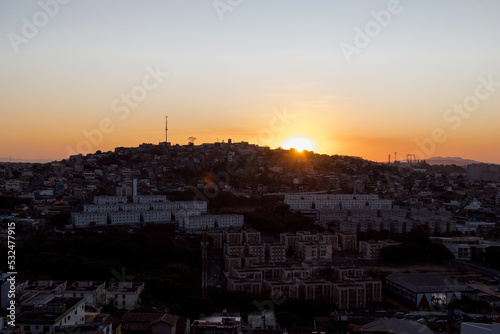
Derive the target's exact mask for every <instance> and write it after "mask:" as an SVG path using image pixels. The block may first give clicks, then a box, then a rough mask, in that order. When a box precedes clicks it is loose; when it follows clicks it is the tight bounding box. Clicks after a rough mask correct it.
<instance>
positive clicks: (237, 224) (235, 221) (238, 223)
mask: <svg viewBox="0 0 500 334" xmlns="http://www.w3.org/2000/svg"><path fill="white" fill-rule="evenodd" d="M243 224H244V218H243V215H236V214H227V215H216V216H215V227H218V228H229V227H234V228H241V227H243Z"/></svg>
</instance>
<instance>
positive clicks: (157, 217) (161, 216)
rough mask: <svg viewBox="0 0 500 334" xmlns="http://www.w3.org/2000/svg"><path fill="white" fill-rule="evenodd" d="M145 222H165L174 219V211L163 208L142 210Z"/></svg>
mask: <svg viewBox="0 0 500 334" xmlns="http://www.w3.org/2000/svg"><path fill="white" fill-rule="evenodd" d="M141 217H142V221H143V222H144V223H164V222H170V221H172V213H171V212H170V211H163V210H150V211H144V212H141Z"/></svg>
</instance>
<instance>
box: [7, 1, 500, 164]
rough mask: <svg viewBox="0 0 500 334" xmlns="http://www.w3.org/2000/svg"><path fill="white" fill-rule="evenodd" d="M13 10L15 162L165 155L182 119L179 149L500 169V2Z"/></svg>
mask: <svg viewBox="0 0 500 334" xmlns="http://www.w3.org/2000/svg"><path fill="white" fill-rule="evenodd" d="M2 7H3V8H2V9H3V10H2V11H1V12H0V18H1V20H0V30H1V31H2V33H3V35H4V36H5V38H3V39H2V41H1V42H0V49H2V54H3V56H4V57H3V61H2V62H1V63H0V64H1V65H0V66H1V67H2V73H3V75H2V80H1V81H0V82H1V90H0V91H1V93H0V94H1V95H0V97H1V98H2V102H3V104H2V120H3V122H2V126H1V127H0V130H1V132H0V141H1V142H2V145H1V146H0V158H1V159H4V160H5V159H8V158H9V157H12V160H13V161H15V160H29V161H35V160H39V159H46V160H60V159H64V158H67V157H68V156H69V155H70V154H75V153H93V152H95V151H97V150H101V151H109V150H113V149H114V148H115V147H119V146H138V145H139V144H141V143H144V142H145V143H154V144H157V143H159V142H162V141H164V139H165V124H164V123H165V118H164V117H165V116H169V118H168V120H169V130H168V138H169V142H171V143H172V144H174V145H175V144H177V143H178V144H180V145H185V144H187V143H188V137H191V136H192V137H196V142H195V144H201V143H204V142H216V141H222V140H226V141H227V139H229V138H231V139H232V140H233V142H239V141H248V142H251V143H254V144H259V145H261V146H270V147H271V148H277V147H284V148H286V146H287V142H289V141H291V140H292V139H294V138H304V139H306V140H308V141H309V142H310V143H309V144H312V146H309V147H310V148H312V150H313V151H315V152H317V153H325V154H330V155H334V154H342V155H352V156H361V157H363V158H365V159H369V160H373V161H381V162H385V161H387V160H388V155H389V154H390V155H391V160H394V152H398V158H399V159H398V160H404V159H406V155H407V154H412V153H414V154H416V155H417V158H420V159H425V158H430V157H435V156H453V157H454V156H460V157H462V158H468V159H474V160H477V161H483V162H491V163H500V156H499V155H498V154H497V151H496V141H495V140H494V139H495V138H497V137H498V135H497V134H496V131H497V130H496V128H497V126H498V125H497V124H500V114H499V113H498V106H499V105H500V103H499V102H500V66H498V65H499V62H500V60H499V59H500V57H499V56H500V46H499V45H498V44H497V43H495V42H494V41H496V40H498V37H499V35H500V22H499V21H498V20H497V15H496V13H498V10H499V9H500V3H498V2H495V1H493V0H459V1H442V2H439V3H435V2H432V1H420V2H418V3H417V2H414V1H411V0H401V1H396V0H391V1H361V2H357V3H356V4H352V3H347V2H342V1H317V2H315V3H314V4H310V3H306V2H303V1H289V0H288V1H275V2H273V3H268V2H264V1H252V2H250V1H244V0H239V1H236V0H232V1H229V0H215V1H208V2H203V3H178V2H175V3H174V2H173V1H167V2H160V1H148V2H146V3H144V2H142V3H140V4H139V3H135V2H132V1H121V2H118V1H108V2H106V3H101V2H98V1H86V2H81V1H67V0H64V1H63V0H40V1H37V2H15V3H9V4H4V5H2ZM292 143H293V141H292ZM295 143H296V142H295Z"/></svg>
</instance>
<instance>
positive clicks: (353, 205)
mask: <svg viewBox="0 0 500 334" xmlns="http://www.w3.org/2000/svg"><path fill="white" fill-rule="evenodd" d="M284 202H285V203H286V204H288V205H289V206H290V208H291V209H292V210H293V211H311V210H312V211H316V210H320V209H323V208H329V209H362V208H370V209H373V210H375V209H377V210H380V209H389V208H391V207H392V201H391V200H385V199H380V198H379V197H378V195H374V194H368V195H366V194H361V195H346V194H342V195H332V194H307V193H295V194H285V200H284Z"/></svg>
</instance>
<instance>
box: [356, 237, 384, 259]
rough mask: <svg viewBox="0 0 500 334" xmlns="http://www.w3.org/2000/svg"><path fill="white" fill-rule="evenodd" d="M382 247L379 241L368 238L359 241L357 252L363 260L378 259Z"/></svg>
mask: <svg viewBox="0 0 500 334" xmlns="http://www.w3.org/2000/svg"><path fill="white" fill-rule="evenodd" d="M383 247H384V245H383V244H382V243H381V242H378V241H374V240H370V241H360V242H359V248H358V249H359V254H360V255H361V256H362V257H363V259H365V260H380V259H381V255H380V250H381V249H382V248H383Z"/></svg>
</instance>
